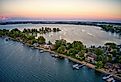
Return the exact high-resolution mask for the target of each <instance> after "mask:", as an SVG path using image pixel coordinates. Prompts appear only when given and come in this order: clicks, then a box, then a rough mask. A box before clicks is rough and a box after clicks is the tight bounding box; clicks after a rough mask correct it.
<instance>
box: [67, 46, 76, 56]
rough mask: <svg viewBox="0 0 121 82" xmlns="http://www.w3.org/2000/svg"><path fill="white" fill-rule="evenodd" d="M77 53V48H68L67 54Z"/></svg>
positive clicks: (73, 54)
mask: <svg viewBox="0 0 121 82" xmlns="http://www.w3.org/2000/svg"><path fill="white" fill-rule="evenodd" d="M77 53H78V50H76V49H74V48H71V49H69V50H68V52H67V55H70V56H75V55H76V54H77Z"/></svg>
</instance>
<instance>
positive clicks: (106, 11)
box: [0, 0, 121, 22]
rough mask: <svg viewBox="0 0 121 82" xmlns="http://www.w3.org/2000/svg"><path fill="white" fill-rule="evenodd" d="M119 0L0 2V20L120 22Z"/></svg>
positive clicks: (120, 4) (25, 0)
mask: <svg viewBox="0 0 121 82" xmlns="http://www.w3.org/2000/svg"><path fill="white" fill-rule="evenodd" d="M120 8H121V0H0V19H1V20H6V21H12V20H13V21H16V20H18V21H21V20H46V21H49V20H55V21H57V20H69V21H73V20H75V21H107V22H121V9H120Z"/></svg>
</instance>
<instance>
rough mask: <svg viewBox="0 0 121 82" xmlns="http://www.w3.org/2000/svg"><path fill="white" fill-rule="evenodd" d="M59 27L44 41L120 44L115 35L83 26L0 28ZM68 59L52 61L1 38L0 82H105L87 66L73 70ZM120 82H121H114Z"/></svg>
mask: <svg viewBox="0 0 121 82" xmlns="http://www.w3.org/2000/svg"><path fill="white" fill-rule="evenodd" d="M42 26H43V27H51V28H53V27H59V28H60V29H62V31H61V32H58V33H53V32H52V33H48V34H44V35H43V36H45V37H46V38H47V40H51V41H53V42H54V40H55V39H61V38H64V39H66V40H67V41H70V42H72V41H74V40H81V41H83V42H84V44H85V45H86V46H90V45H93V44H95V45H101V44H103V43H105V42H106V41H111V42H112V41H113V42H116V43H119V44H120V42H121V39H120V37H119V36H118V35H113V34H110V33H107V32H104V31H102V30H100V28H99V27H94V26H83V25H79V26H78V25H50V24H47V25H46V24H42V25H41V24H39V25H32V24H26V25H5V26H3V25H1V26H0V28H1V29H3V28H6V29H12V28H19V29H21V30H23V29H24V28H40V27H42ZM73 64H74V63H73V62H70V61H69V60H68V59H66V58H65V59H58V58H53V57H51V55H50V53H49V52H44V53H40V52H39V50H38V49H32V48H30V47H28V46H25V45H23V44H22V43H20V42H15V41H11V40H9V41H6V40H5V39H4V38H0V82H105V81H103V80H102V77H103V76H104V74H102V73H99V72H97V71H95V70H93V69H90V68H88V67H86V66H84V67H83V68H81V69H80V70H73V68H72V65H73ZM116 82H121V81H118V80H117V81H116Z"/></svg>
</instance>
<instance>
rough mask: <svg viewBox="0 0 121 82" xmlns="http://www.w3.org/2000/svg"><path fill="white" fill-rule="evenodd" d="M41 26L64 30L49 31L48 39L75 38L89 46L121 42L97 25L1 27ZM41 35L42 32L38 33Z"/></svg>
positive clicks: (37, 26) (27, 25)
mask: <svg viewBox="0 0 121 82" xmlns="http://www.w3.org/2000/svg"><path fill="white" fill-rule="evenodd" d="M41 27H50V28H54V27H56V28H60V29H61V30H62V31H60V32H57V33H53V32H51V33H47V34H43V36H44V37H45V38H46V41H47V42H48V41H49V40H50V41H51V42H53V43H54V42H55V40H57V39H62V38H63V39H65V40H67V41H69V42H73V41H74V40H80V41H82V42H83V43H84V44H85V45H86V46H87V47H89V46H91V45H96V46H99V45H103V44H105V43H106V42H115V43H117V44H121V36H119V35H116V34H111V33H108V32H105V31H103V30H101V28H100V27H96V26H85V25H68V24H37V25H35V24H23V25H22V24H21V25H19V24H18V25H1V26H0V28H1V29H3V28H6V29H12V28H19V29H21V30H23V29H24V28H37V29H39V28H41ZM38 36H40V34H38Z"/></svg>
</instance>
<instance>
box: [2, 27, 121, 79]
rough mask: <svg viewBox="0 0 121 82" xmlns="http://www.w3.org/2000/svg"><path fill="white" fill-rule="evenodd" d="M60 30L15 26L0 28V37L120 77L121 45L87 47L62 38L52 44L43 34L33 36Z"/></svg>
mask: <svg viewBox="0 0 121 82" xmlns="http://www.w3.org/2000/svg"><path fill="white" fill-rule="evenodd" d="M52 31H53V32H58V31H61V30H60V29H59V28H53V30H52V29H51V28H47V27H46V28H44V27H42V28H40V29H39V30H37V29H24V30H23V31H21V30H19V29H17V28H15V29H12V30H6V29H1V30H0V37H5V39H6V41H8V40H9V39H11V40H14V41H18V42H22V43H23V44H25V45H28V46H30V47H34V48H37V49H43V50H45V51H49V52H50V53H54V54H57V56H59V57H63V58H64V57H66V58H68V59H70V60H71V61H74V62H77V63H81V64H85V65H87V66H89V67H90V68H93V69H96V70H98V71H100V72H103V73H107V74H108V73H109V74H112V75H113V76H115V77H117V78H119V79H121V45H117V44H115V43H105V44H104V45H102V46H98V47H96V46H93V45H92V46H90V47H89V48H87V47H86V46H85V45H83V43H82V42H81V41H73V42H72V43H70V42H67V41H66V40H64V39H61V40H56V41H55V43H54V44H52V43H51V42H50V41H49V42H48V43H46V42H45V41H46V39H45V38H44V37H43V36H39V37H38V38H35V37H36V36H34V34H36V33H40V34H41V33H49V32H52Z"/></svg>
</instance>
